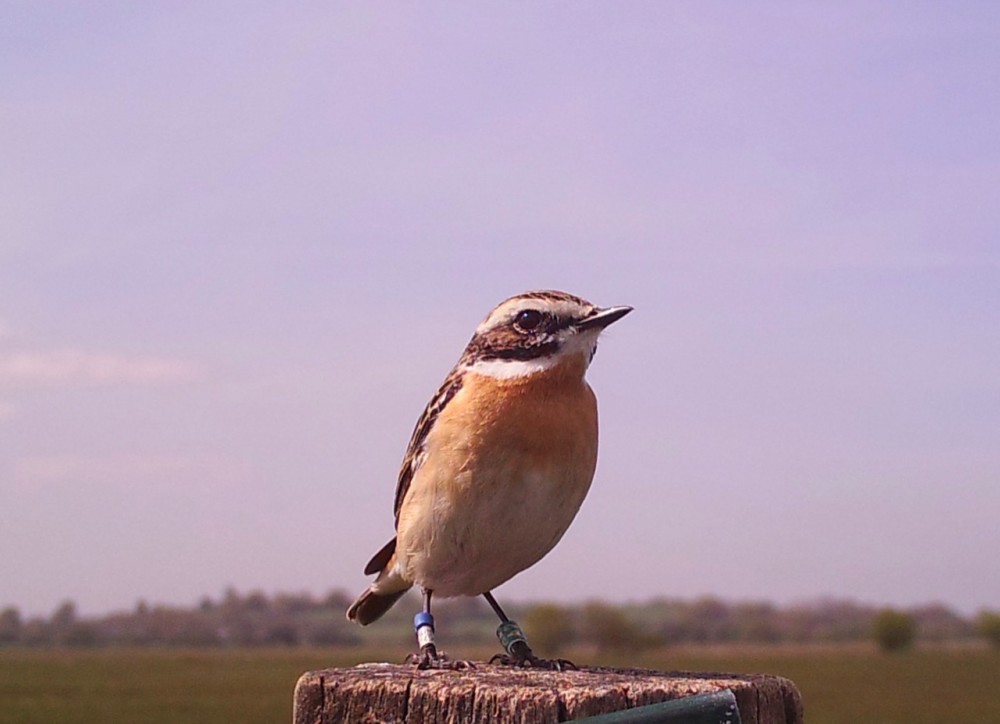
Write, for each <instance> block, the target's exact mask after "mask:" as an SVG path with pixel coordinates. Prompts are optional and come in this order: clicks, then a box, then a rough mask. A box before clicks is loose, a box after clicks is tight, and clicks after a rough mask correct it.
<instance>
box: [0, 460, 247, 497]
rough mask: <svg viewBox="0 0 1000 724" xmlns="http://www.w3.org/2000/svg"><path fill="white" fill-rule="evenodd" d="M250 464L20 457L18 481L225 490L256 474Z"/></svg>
mask: <svg viewBox="0 0 1000 724" xmlns="http://www.w3.org/2000/svg"><path fill="white" fill-rule="evenodd" d="M253 474H254V473H253V470H252V468H251V467H250V466H249V465H247V464H246V463H244V462H242V461H240V460H238V459H235V458H232V457H229V456H225V455H203V454H183V453H181V454H159V453H112V454H105V455H81V454H57V455H38V456H28V457H23V458H20V459H19V460H16V461H15V462H14V476H13V479H14V482H15V484H16V485H18V486H20V487H22V488H26V489H43V488H48V487H50V486H53V485H56V486H61V485H67V484H69V485H77V484H80V485H110V486H120V487H127V488H135V487H137V486H143V485H149V484H157V483H169V484H170V485H178V484H179V485H184V484H185V483H190V484H192V485H200V486H203V485H210V486H212V487H215V488H220V487H222V488H225V487H227V486H230V485H234V484H238V483H240V482H244V481H246V480H247V479H249V478H251V477H252V476H253Z"/></svg>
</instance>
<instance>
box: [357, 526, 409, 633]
mask: <svg viewBox="0 0 1000 724" xmlns="http://www.w3.org/2000/svg"><path fill="white" fill-rule="evenodd" d="M395 552H396V539H395V538H393V539H392V540H391V541H389V542H388V543H387V544H386V545H385V546H384V547H383V548H382V550H380V551H379V552H378V553H376V554H375V557H374V558H372V559H371V561H370V562H369V563H368V565H367V566H366V567H365V573H367V574H372V573H375V572H376V571H378V578H376V579H375V582H374V583H372V585H370V586H368V588H366V589H365V592H364V593H362V594H361V595H360V596H359V597H358V600H357V601H355V602H354V603H352V604H351V607H350V608H349V609H347V618H348V619H349V620H351V621H357V622H358V623H359V624H361V625H362V626H367V625H368V624H370V623H371V622H373V621H377V620H378V619H380V618H382V616H383V615H384V614H385V612H386V611H388V610H389V609H390V608H392V605H393V604H394V603H396V601H398V600H399V599H400V598H401V597H402V596H403V594H404V593H406V592H407V591H409V590H410V588H412V587H413V582H412V581H407V580H406V579H404V578H403V577H402V576H401V575H400V574H399V573H398V572H397V571H396V555H395Z"/></svg>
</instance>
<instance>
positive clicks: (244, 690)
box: [0, 647, 1000, 724]
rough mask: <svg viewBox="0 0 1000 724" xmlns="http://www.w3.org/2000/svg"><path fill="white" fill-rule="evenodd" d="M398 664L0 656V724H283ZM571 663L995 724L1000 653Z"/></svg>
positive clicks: (833, 709)
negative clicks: (718, 676) (358, 676)
mask: <svg viewBox="0 0 1000 724" xmlns="http://www.w3.org/2000/svg"><path fill="white" fill-rule="evenodd" d="M463 653H466V654H468V653H470V652H463ZM399 658H400V652H398V651H393V652H376V651H371V650H357V649H350V650H343V651H335V650H318V649H242V650H176V649H102V650H90V651H86V650H76V651H53V650H26V649H0V722H3V723H6V722H18V723H21V722H60V723H61V724H75V723H83V722H101V723H102V724H106V723H107V722H140V721H141V722H150V723H151V724H157V723H160V722H198V723H199V724H210V723H211V722H220V723H222V722H225V723H226V724H231V723H233V722H287V721H289V720H290V718H291V700H292V688H293V687H294V685H295V681H296V680H297V678H298V676H299V674H300V673H302V672H303V671H307V670H310V669H318V668H323V667H327V666H347V665H353V664H355V663H358V662H360V661H377V660H399ZM571 658H576V659H577V660H578V662H584V661H586V662H587V663H591V664H605V665H620V666H626V665H627V666H642V667H648V668H656V669H671V670H675V669H685V670H691V671H736V672H744V673H749V672H766V673H771V674H779V675H781V676H786V677H788V678H790V679H791V680H793V681H794V682H795V683H796V684H797V685H798V686H799V689H800V691H801V692H802V695H803V698H804V700H805V707H806V721H807V722H809V724H835V723H843V724H849V723H853V722H878V723H885V724H888V723H890V722H900V723H902V722H907V723H908V724H913V723H917V722H927V723H930V722H935V723H937V722H951V721H955V722H960V721H970V722H972V721H974V722H977V724H986V723H989V722H996V723H1000V653H997V652H994V651H988V650H985V649H973V648H963V649H927V650H917V651H911V652H908V653H905V654H902V655H893V656H888V655H883V654H878V653H876V652H874V651H872V650H869V649H867V648H863V647H843V648H829V647H827V648H815V649H808V648H718V649H715V648H713V649H708V648H703V649H698V648H684V649H667V650H662V651H656V652H645V653H643V654H641V655H638V656H637V655H620V656H612V655H606V656H593V655H589V656H587V655H580V656H576V657H574V656H572V655H571Z"/></svg>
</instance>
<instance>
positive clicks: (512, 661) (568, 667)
mask: <svg viewBox="0 0 1000 724" xmlns="http://www.w3.org/2000/svg"><path fill="white" fill-rule="evenodd" d="M490 663H491V664H499V665H500V666H517V667H518V668H521V669H543V670H545V671H577V670H578V669H577V666H576V664H574V663H573V662H572V661H569V660H567V659H540V658H538V657H537V656H535V654H534V652H533V651H532V650H531V647H530V646H528V642H527V641H523V640H521V641H516V642H514V643H513V644H512V645H511V647H510V654H496V655H495V656H493V657H492V658H491V659H490Z"/></svg>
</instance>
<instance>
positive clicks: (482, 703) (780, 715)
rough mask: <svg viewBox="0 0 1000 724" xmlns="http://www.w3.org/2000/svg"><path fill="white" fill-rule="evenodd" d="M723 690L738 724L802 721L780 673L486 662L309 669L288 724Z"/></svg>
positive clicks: (544, 711)
mask: <svg viewBox="0 0 1000 724" xmlns="http://www.w3.org/2000/svg"><path fill="white" fill-rule="evenodd" d="M723 689H730V690H731V691H732V692H733V694H735V696H736V703H737V706H738V707H739V712H740V719H741V721H742V723H743V724H801V723H802V699H801V697H800V696H799V692H798V690H797V689H796V688H795V684H793V683H792V682H791V681H789V680H788V679H783V678H781V677H778V676H766V675H762V674H750V675H744V674H715V673H688V672H664V671H650V670H647V669H605V668H599V667H583V668H581V669H580V670H579V671H563V672H556V671H538V670H532V669H514V668H510V667H502V666H490V665H488V664H479V665H478V666H477V667H476V668H475V669H469V670H463V671H418V670H417V669H416V668H415V667H413V666H408V665H400V664H361V665H360V666H355V667H353V668H350V669H323V670H321V671H310V672H307V673H305V674H303V675H302V676H301V677H300V678H299V682H298V684H297V685H296V687H295V707H294V714H293V721H294V724H333V723H334V722H400V723H403V724H415V723H417V722H456V723H458V722H524V723H525V724H527V723H529V722H530V723H532V724H533V723H534V722H561V721H571V720H573V719H580V718H582V717H587V716H594V715H596V714H605V713H609V712H614V711H620V710H622V709H630V708H633V707H637V706H645V705H647V704H653V703H656V702H661V701H668V700H671V699H679V698H682V697H685V696H691V695H694V694H704V693H709V692H715V691H721V690H723Z"/></svg>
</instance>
